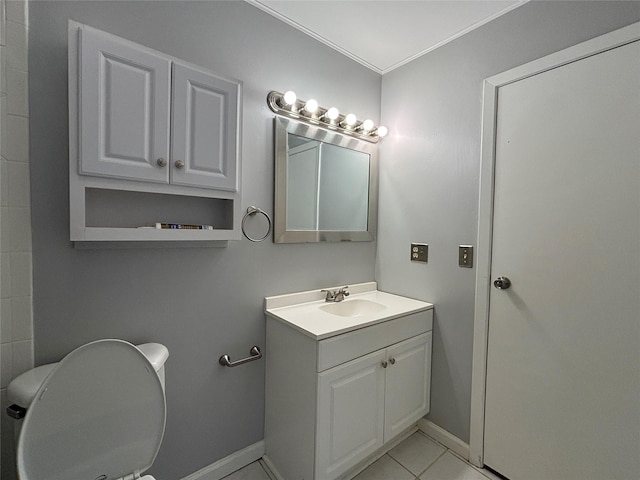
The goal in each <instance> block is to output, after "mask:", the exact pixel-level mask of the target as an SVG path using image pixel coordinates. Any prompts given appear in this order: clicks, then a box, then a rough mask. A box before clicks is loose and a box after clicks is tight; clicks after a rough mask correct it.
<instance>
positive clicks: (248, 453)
mask: <svg viewBox="0 0 640 480" xmlns="http://www.w3.org/2000/svg"><path fill="white" fill-rule="evenodd" d="M263 455H264V440H260V441H259V442H256V443H254V444H253V445H249V446H248V447H246V448H243V449H242V450H238V451H237V452H234V453H232V454H231V455H229V456H228V457H224V458H222V459H220V460H218V461H217V462H215V463H212V464H211V465H208V466H206V467H204V468H201V469H200V470H198V471H197V472H194V473H192V474H191V475H188V476H186V477H184V478H183V479H182V480H220V479H221V478H223V477H226V476H227V475H229V474H231V473H233V472H235V471H236V470H240V469H241V468H242V467H246V466H247V465H249V464H250V463H253V462H255V461H256V460H259V459H260V458H262V456H263Z"/></svg>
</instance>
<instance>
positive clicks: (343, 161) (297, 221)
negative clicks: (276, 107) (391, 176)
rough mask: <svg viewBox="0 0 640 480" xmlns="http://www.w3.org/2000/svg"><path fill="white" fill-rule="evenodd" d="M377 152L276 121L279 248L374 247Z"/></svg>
mask: <svg viewBox="0 0 640 480" xmlns="http://www.w3.org/2000/svg"><path fill="white" fill-rule="evenodd" d="M376 154H377V146H376V145H375V144H371V143H368V142H364V141H362V140H358V139H356V138H352V137H348V136H346V135H342V134H340V133H338V132H332V131H330V130H327V129H325V128H321V127H315V126H312V125H307V124H303V123H300V122H296V121H295V120H290V119H287V118H281V117H276V118H275V213H274V242H275V243H307V242H370V241H372V240H373V239H374V238H375V221H376V217H377V184H378V181H377V180H378V179H377V157H376Z"/></svg>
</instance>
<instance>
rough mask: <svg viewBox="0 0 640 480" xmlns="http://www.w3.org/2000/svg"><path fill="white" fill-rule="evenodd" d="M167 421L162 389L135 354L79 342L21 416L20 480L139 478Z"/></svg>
mask: <svg viewBox="0 0 640 480" xmlns="http://www.w3.org/2000/svg"><path fill="white" fill-rule="evenodd" d="M165 417H166V405H165V397H164V391H163V388H162V384H161V383H160V379H159V378H158V375H157V373H156V371H155V369H154V368H153V366H152V365H151V363H150V362H149V360H147V358H146V357H145V355H144V354H143V353H142V352H141V351H140V350H138V349H137V348H136V347H135V346H133V345H131V344H130V343H127V342H124V341H122V340H99V341H96V342H93V343H89V344H87V345H83V346H82V347H80V348H78V349H76V350H74V351H73V352H71V353H70V354H69V355H67V356H66V357H65V358H64V359H63V360H62V361H61V362H60V363H59V364H58V365H57V366H56V367H55V368H54V369H53V371H52V372H51V374H50V375H49V376H48V377H47V379H46V380H45V381H44V383H43V384H42V386H41V387H40V389H39V390H38V393H37V394H36V396H35V398H34V400H33V402H32V404H31V406H30V408H29V409H28V411H27V415H26V417H25V419H24V423H23V425H22V431H21V434H20V439H19V441H18V452H17V454H18V458H17V460H18V472H19V474H20V479H21V480H70V479H92V480H93V479H104V480H113V479H126V480H129V479H135V478H139V477H140V476H141V474H142V472H144V471H145V470H147V469H148V468H149V467H150V466H151V464H152V463H153V461H154V459H155V457H156V454H157V452H158V449H159V448H160V443H161V442H162V437H163V434H164V425H165ZM145 478H147V477H145Z"/></svg>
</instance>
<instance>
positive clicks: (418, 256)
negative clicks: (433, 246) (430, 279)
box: [411, 243, 429, 263]
mask: <svg viewBox="0 0 640 480" xmlns="http://www.w3.org/2000/svg"><path fill="white" fill-rule="evenodd" d="M411 261H412V262H420V263H427V262H428V261H429V245H427V244H426V243H412V244H411Z"/></svg>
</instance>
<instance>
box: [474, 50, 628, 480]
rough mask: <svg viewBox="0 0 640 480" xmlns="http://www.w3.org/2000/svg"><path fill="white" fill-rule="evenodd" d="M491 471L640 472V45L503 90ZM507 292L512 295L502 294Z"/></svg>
mask: <svg viewBox="0 0 640 480" xmlns="http://www.w3.org/2000/svg"><path fill="white" fill-rule="evenodd" d="M496 128H497V130H496V132H497V135H496V160H495V162H496V163H495V200H494V202H495V203H494V220H493V246H492V263H491V276H492V280H495V279H496V278H497V277H500V276H504V277H508V278H509V279H510V281H511V286H510V288H508V289H502V290H499V289H497V288H493V287H492V289H491V290H492V291H491V295H490V317H489V333H488V356H487V378H486V407H485V436H484V463H485V464H486V465H488V466H490V467H492V468H494V469H495V470H497V471H499V472H500V473H502V474H503V475H505V476H507V477H509V478H511V479H513V480H526V479H545V480H570V479H580V480H585V479H599V480H600V479H605V478H606V479H625V480H626V479H637V478H638V475H639V472H640V454H639V452H640V252H639V250H640V42H635V43H632V44H628V45H625V46H622V47H618V48H615V49H612V50H609V51H606V52H604V53H601V54H598V55H594V56H591V57H588V58H586V59H583V60H580V61H577V62H574V63H570V64H568V65H565V66H562V67H559V68H555V69H553V70H550V71H547V72H545V73H542V74H538V75H534V76H532V77H528V78H526V79H524V80H520V81H517V82H515V83H511V84H508V85H506V86H503V87H500V88H499V91H498V115H497V127H496ZM503 286H504V284H503Z"/></svg>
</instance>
